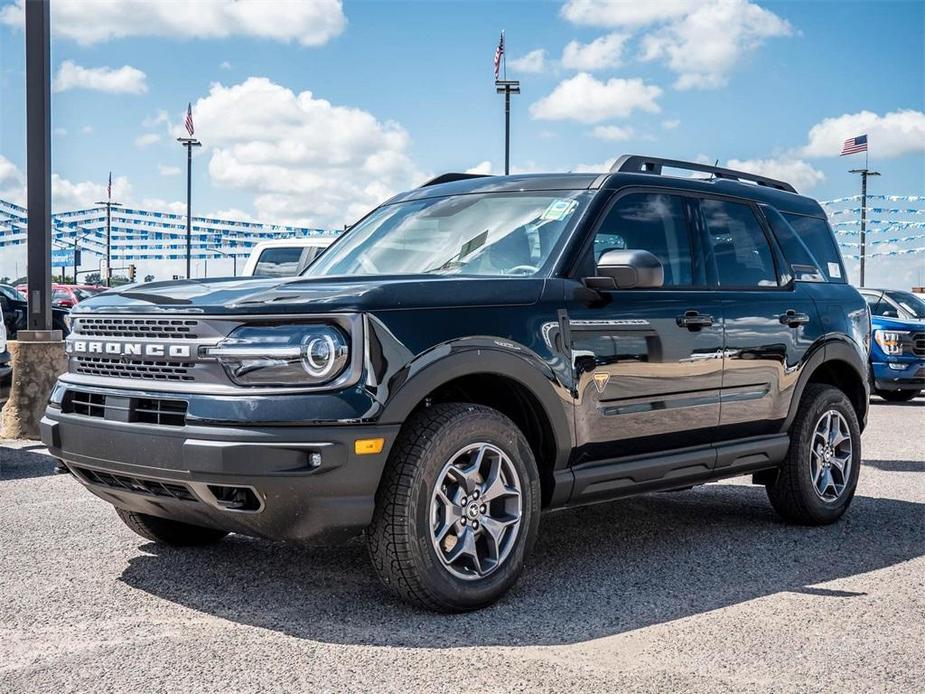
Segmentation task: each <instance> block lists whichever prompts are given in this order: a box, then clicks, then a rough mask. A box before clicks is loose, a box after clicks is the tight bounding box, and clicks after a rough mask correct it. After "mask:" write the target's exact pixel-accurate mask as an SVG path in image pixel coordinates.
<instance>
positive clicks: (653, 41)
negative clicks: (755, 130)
mask: <svg viewBox="0 0 925 694" xmlns="http://www.w3.org/2000/svg"><path fill="white" fill-rule="evenodd" d="M561 14H562V16H563V17H564V18H565V19H567V20H569V21H570V22H572V23H574V24H584V25H590V26H597V27H610V28H613V27H625V28H631V29H635V30H641V29H643V28H648V31H649V33H647V34H645V35H643V36H642V39H641V43H642V59H643V60H660V61H662V62H664V63H665V64H666V65H667V66H668V67H669V69H671V70H672V71H674V72H675V73H677V75H678V78H677V80H676V81H675V87H676V88H678V89H715V88H717V87H721V86H723V85H725V84H726V82H727V81H728V79H729V74H730V73H731V72H732V70H733V69H735V67H736V66H737V65H738V64H739V63H740V62H742V61H743V60H744V59H745V58H746V57H747V56H748V55H749V54H750V53H752V52H753V51H755V50H756V49H757V48H759V47H760V46H761V45H762V44H763V43H764V42H765V41H766V40H767V39H770V38H774V37H780V36H790V35H791V34H793V28H792V27H791V25H790V24H789V23H788V22H787V21H786V20H785V19H782V18H781V17H779V16H778V15H776V14H774V13H773V12H771V11H770V10H767V9H764V8H763V7H760V6H758V5H756V4H755V3H753V2H750V1H749V0H659V1H658V2H623V1H615V0H569V2H567V3H566V4H565V5H564V6H563V7H562V11H561Z"/></svg>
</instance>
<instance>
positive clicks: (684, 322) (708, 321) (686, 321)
mask: <svg viewBox="0 0 925 694" xmlns="http://www.w3.org/2000/svg"><path fill="white" fill-rule="evenodd" d="M677 321H678V326H679V327H682V328H687V329H688V330H699V329H700V328H706V327H709V326H711V325H713V316H708V315H705V314H703V313H700V312H699V311H685V312H684V315H683V316H678V318H677Z"/></svg>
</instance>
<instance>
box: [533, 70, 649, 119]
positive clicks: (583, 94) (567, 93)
mask: <svg viewBox="0 0 925 694" xmlns="http://www.w3.org/2000/svg"><path fill="white" fill-rule="evenodd" d="M661 93H662V90H661V89H660V88H658V87H656V86H654V85H649V84H646V83H645V82H643V81H642V80H641V79H638V78H634V79H620V78H616V77H615V78H613V79H610V80H607V81H606V82H601V81H600V80H597V79H595V78H594V77H592V76H591V75H589V74H588V73H586V72H579V73H578V74H577V75H575V76H574V77H572V78H570V79H567V80H563V81H562V82H560V83H559V84H558V85H557V86H556V88H555V89H553V91H552V93H551V94H549V95H548V96H545V97H543V98H542V99H540V100H539V101H537V102H536V103H534V104H533V105H531V106H530V115H531V116H533V118H538V119H544V120H576V121H578V122H580V123H597V122H599V121H602V120H605V119H607V118H625V117H627V116H629V115H630V114H631V113H632V112H633V111H635V110H637V109H638V110H641V111H648V112H649V113H658V111H659V110H660V109H659V106H658V104H657V103H656V99H657V98H658V97H659V96H660V95H661Z"/></svg>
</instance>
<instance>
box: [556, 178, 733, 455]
mask: <svg viewBox="0 0 925 694" xmlns="http://www.w3.org/2000/svg"><path fill="white" fill-rule="evenodd" d="M693 210H694V206H693V201H692V200H691V199H690V198H687V197H684V196H682V195H671V194H666V193H662V192H647V191H640V192H628V193H622V194H618V196H617V198H616V199H615V201H614V202H613V203H612V206H611V207H610V209H609V211H608V212H607V213H606V214H605V215H604V217H603V220H602V222H601V223H600V224H599V226H598V228H597V230H596V232H595V235H594V240H593V246H590V247H589V249H588V253H587V256H586V258H585V259H584V260H583V262H582V263H581V265H580V267H579V274H580V275H581V276H591V275H593V274H594V267H595V264H596V261H597V260H598V259H599V258H600V256H601V255H602V254H603V253H604V252H606V251H608V250H612V249H642V250H647V251H649V252H650V253H652V254H654V255H655V256H656V257H657V258H658V259H659V260H660V261H661V263H662V267H663V269H664V275H665V280H664V286H663V287H662V288H660V289H627V290H615V291H592V290H589V289H586V288H585V287H584V286H583V285H582V284H580V282H579V281H577V279H576V281H575V282H574V284H572V285H570V289H569V293H570V296H569V297H567V313H568V319H569V321H568V324H569V332H570V341H571V350H572V359H573V365H574V368H575V373H576V377H577V378H576V384H577V391H578V392H577V406H576V411H575V417H576V421H575V428H576V438H577V440H578V443H579V458H578V460H577V461H576V462H579V463H580V462H584V461H591V460H605V459H613V458H621V457H625V456H632V455H639V454H645V453H653V452H657V451H666V450H671V449H676V448H683V447H688V446H696V445H701V444H705V443H709V442H710V441H711V440H712V438H713V435H714V433H715V427H716V426H717V425H718V423H719V413H720V408H719V402H720V391H721V386H722V350H723V329H722V320H723V317H722V314H721V307H720V304H719V301H718V299H717V297H716V293H715V292H711V291H708V290H706V288H705V287H704V285H705V282H706V281H705V274H704V270H703V263H702V261H701V260H700V259H701V257H702V254H701V253H700V250H699V248H698V244H697V241H696V237H695V236H694V235H693V234H691V231H690V228H691V227H690V221H691V219H692V214H693Z"/></svg>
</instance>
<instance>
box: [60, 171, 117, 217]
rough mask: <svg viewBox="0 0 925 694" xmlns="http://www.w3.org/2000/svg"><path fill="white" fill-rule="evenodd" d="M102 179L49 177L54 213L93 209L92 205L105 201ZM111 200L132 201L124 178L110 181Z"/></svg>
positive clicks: (104, 184)
mask: <svg viewBox="0 0 925 694" xmlns="http://www.w3.org/2000/svg"><path fill="white" fill-rule="evenodd" d="M106 184H107V181H106V180H105V179H104V180H102V181H100V182H96V181H79V182H77V183H75V182H73V181H69V180H68V179H66V178H64V177H62V176H61V175H60V174H56V173H55V174H52V175H51V206H52V209H53V210H54V211H55V212H59V211H65V210H76V209H81V208H85V207H93V206H94V205H93V203H94V202H96V201H98V200H105V199H106ZM112 199H113V200H116V201H118V202H121V203H127V202H130V201H131V200H132V184H131V183H129V180H128V179H127V178H126V177H125V176H115V177H113V179H112Z"/></svg>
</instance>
